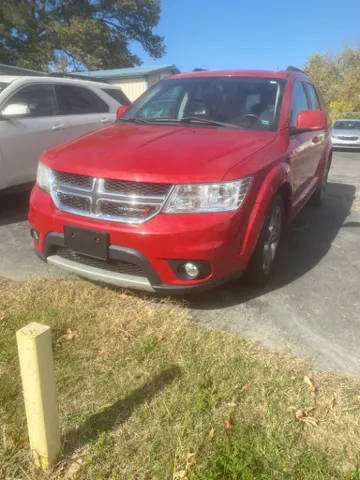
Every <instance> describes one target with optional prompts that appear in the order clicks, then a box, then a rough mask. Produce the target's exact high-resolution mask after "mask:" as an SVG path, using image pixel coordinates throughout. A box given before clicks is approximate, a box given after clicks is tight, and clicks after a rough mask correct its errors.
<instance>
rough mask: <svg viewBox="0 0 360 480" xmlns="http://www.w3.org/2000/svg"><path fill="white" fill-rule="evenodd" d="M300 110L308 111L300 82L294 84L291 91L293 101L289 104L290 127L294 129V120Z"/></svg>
mask: <svg viewBox="0 0 360 480" xmlns="http://www.w3.org/2000/svg"><path fill="white" fill-rule="evenodd" d="M302 110H309V105H308V101H307V98H306V94H305V90H304V87H303V84H302V83H301V82H296V83H295V86H294V90H293V99H292V104H291V116H290V126H291V127H296V118H297V116H298V113H299V112H301V111H302Z"/></svg>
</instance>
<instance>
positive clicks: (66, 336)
mask: <svg viewBox="0 0 360 480" xmlns="http://www.w3.org/2000/svg"><path fill="white" fill-rule="evenodd" d="M76 335H77V332H76V331H75V330H71V328H68V329H67V330H66V333H64V335H61V337H59V338H58V339H57V342H56V343H61V342H69V341H70V340H73V339H74V338H75V337H76Z"/></svg>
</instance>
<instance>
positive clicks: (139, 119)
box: [119, 117, 149, 124]
mask: <svg viewBox="0 0 360 480" xmlns="http://www.w3.org/2000/svg"><path fill="white" fill-rule="evenodd" d="M119 121H120V122H129V123H139V124H144V123H149V122H148V121H147V120H144V119H143V118H136V117H130V118H120V119H119Z"/></svg>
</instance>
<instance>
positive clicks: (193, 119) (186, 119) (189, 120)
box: [179, 116, 240, 128]
mask: <svg viewBox="0 0 360 480" xmlns="http://www.w3.org/2000/svg"><path fill="white" fill-rule="evenodd" d="M179 121H180V122H181V123H203V124H204V125H213V126H214V127H226V128H240V127H239V125H234V124H233V123H225V122H219V121H217V120H209V119H208V118H200V117H193V116H189V117H183V118H180V120H179Z"/></svg>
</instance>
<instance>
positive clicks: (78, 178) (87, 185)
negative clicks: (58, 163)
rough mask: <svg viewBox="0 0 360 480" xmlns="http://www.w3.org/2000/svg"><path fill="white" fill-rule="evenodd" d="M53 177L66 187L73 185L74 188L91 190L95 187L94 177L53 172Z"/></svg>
mask: <svg viewBox="0 0 360 480" xmlns="http://www.w3.org/2000/svg"><path fill="white" fill-rule="evenodd" d="M53 175H54V177H55V179H56V182H58V183H64V184H65V185H72V186H74V187H79V188H84V189H88V190H91V188H92V186H93V181H94V179H93V177H89V176H87V175H74V174H72V173H66V172H59V171H57V170H53Z"/></svg>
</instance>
